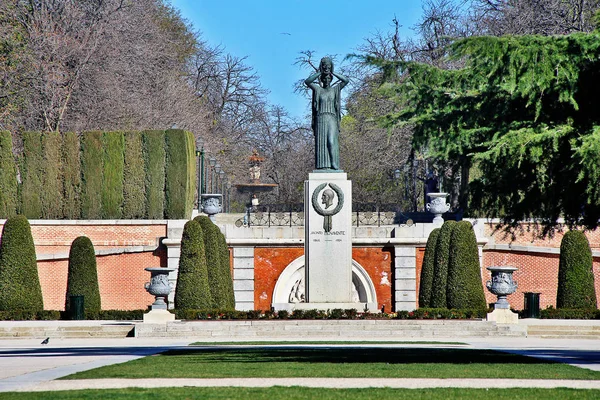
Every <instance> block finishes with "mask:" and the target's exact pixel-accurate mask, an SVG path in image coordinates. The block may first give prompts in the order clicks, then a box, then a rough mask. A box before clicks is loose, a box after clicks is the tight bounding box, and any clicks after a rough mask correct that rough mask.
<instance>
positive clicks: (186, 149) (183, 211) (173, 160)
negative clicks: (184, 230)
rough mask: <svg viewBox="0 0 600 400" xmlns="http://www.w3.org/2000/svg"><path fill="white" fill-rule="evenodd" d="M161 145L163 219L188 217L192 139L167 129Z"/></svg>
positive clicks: (192, 176) (192, 179) (191, 196)
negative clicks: (163, 151)
mask: <svg viewBox="0 0 600 400" xmlns="http://www.w3.org/2000/svg"><path fill="white" fill-rule="evenodd" d="M165 143H166V164H165V175H166V178H165V179H166V182H165V203H166V206H165V217H166V218H168V219H182V218H189V217H190V216H191V210H192V207H193V202H194V193H195V186H194V182H195V176H196V167H195V166H196V163H195V162H194V161H195V160H194V138H193V135H192V134H191V133H190V132H186V131H183V130H181V129H169V130H167V131H166V132H165ZM182 150H183V151H182Z"/></svg>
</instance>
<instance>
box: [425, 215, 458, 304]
mask: <svg viewBox="0 0 600 400" xmlns="http://www.w3.org/2000/svg"><path fill="white" fill-rule="evenodd" d="M455 225H456V221H446V222H444V225H442V227H441V228H440V233H439V235H438V238H437V242H436V245H435V268H434V275H433V284H432V289H431V307H434V308H447V307H448V303H447V301H446V285H447V282H448V258H449V256H450V236H451V235H452V230H453V229H454V226H455Z"/></svg>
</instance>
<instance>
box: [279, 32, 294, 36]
mask: <svg viewBox="0 0 600 400" xmlns="http://www.w3.org/2000/svg"><path fill="white" fill-rule="evenodd" d="M281 35H288V36H292V34H291V33H287V32H281Z"/></svg>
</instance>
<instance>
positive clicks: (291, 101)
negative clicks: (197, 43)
mask: <svg viewBox="0 0 600 400" xmlns="http://www.w3.org/2000/svg"><path fill="white" fill-rule="evenodd" d="M171 4H172V5H173V6H174V7H175V8H177V9H179V10H180V11H181V15H182V16H183V17H184V18H185V19H187V20H188V21H190V22H191V23H192V24H193V26H194V28H195V29H197V30H199V31H200V32H201V34H202V37H203V39H204V40H206V41H207V42H208V44H209V45H211V46H216V45H219V44H220V45H222V46H223V47H224V48H225V50H226V51H227V52H228V53H231V54H232V55H235V56H238V57H244V56H246V57H247V60H246V61H247V64H248V65H250V66H252V67H254V69H255V70H256V72H257V73H258V75H259V76H260V80H261V83H262V86H263V87H265V88H266V89H267V90H269V91H270V94H269V96H268V100H269V102H270V103H272V104H279V105H281V106H283V107H285V108H286V109H287V110H288V112H289V113H290V115H292V116H295V117H303V116H304V115H305V114H306V113H307V112H308V103H307V101H306V99H304V98H303V97H302V96H300V95H298V94H294V92H293V85H294V82H296V81H298V80H299V79H303V78H305V77H306V76H308V74H309V73H310V71H308V70H301V69H300V68H299V67H298V66H295V65H293V64H294V61H295V60H296V58H297V57H298V56H300V52H301V51H303V50H313V51H315V58H316V59H317V60H318V59H320V58H321V57H323V56H325V55H337V56H338V59H339V60H342V59H343V58H344V57H345V56H346V55H347V54H349V53H353V52H355V51H356V47H358V46H359V45H360V44H361V43H363V41H364V39H365V38H367V37H370V36H372V35H373V34H374V33H375V32H377V31H381V32H387V31H389V30H391V29H392V19H393V18H394V16H396V18H397V19H398V21H399V22H400V24H401V25H402V30H401V34H402V36H404V37H408V36H412V31H411V29H410V28H411V27H413V26H414V24H415V23H416V22H417V20H418V18H419V16H420V15H421V0H396V1H393V0H392V1H390V0H388V1H377V0H372V1H367V0H346V1H343V0H330V1H315V0H223V1H218V0H171Z"/></svg>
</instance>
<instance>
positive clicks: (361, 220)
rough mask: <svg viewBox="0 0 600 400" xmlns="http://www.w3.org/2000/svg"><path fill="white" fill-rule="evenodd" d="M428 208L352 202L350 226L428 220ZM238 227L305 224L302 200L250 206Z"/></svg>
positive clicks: (449, 215)
mask: <svg viewBox="0 0 600 400" xmlns="http://www.w3.org/2000/svg"><path fill="white" fill-rule="evenodd" d="M444 219H453V220H461V219H462V214H459V213H447V214H444ZM432 220H433V214H431V213H429V212H405V211H403V210H401V209H400V207H399V206H398V205H397V204H374V203H354V204H352V225H353V226H357V227H358V226H382V225H384V226H385V225H404V226H412V225H413V224H415V223H430V222H431V221H432ZM235 225H236V226H237V227H243V226H246V227H249V226H304V204H302V203H296V204H269V205H260V206H256V207H249V208H248V209H247V210H246V213H245V215H244V217H243V218H240V219H238V220H237V221H236V222H235Z"/></svg>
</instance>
